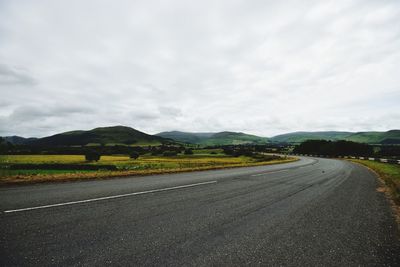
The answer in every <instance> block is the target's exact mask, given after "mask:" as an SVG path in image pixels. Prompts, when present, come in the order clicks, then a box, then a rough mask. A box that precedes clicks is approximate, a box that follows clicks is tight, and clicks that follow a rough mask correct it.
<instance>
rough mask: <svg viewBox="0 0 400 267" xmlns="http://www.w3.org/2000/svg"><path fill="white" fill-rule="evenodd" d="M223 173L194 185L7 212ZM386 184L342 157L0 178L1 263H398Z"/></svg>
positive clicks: (399, 252) (397, 241) (396, 236)
mask: <svg viewBox="0 0 400 267" xmlns="http://www.w3.org/2000/svg"><path fill="white" fill-rule="evenodd" d="M209 181H216V182H215V183H209V184H202V185H198V186H192V187H187V188H177V189H173V190H167V191H158V192H150V193H145V194H140V195H129V196H125V197H120V198H114V199H104V200H99V201H93V202H87V203H78V204H73V205H65V206H57V207H49V208H45V209H35V210H25V211H19V212H11V213H5V212H4V211H9V210H15V209H23V208H30V207H37V206H43V205H51V204H57V203H65V202H71V201H80V200H88V199H93V198H99V197H107V196H115V195H120V194H130V193H133V192H143V191H148V190H157V189H163V188H171V187H176V186H180V185H190V184H196V183H204V182H209ZM377 186H378V182H377V179H376V177H375V176H374V174H373V173H371V172H370V171H368V170H367V169H365V168H364V167H361V166H358V165H355V164H352V163H349V162H346V161H339V160H332V159H313V158H302V159H301V160H300V161H298V162H293V163H288V164H281V165H274V166H260V167H249V168H238V169H226V170H218V171H204V172H192V173H181V174H171V175H157V176H147V177H133V178H123V179H112V180H103V181H86V182H71V183H60V184H41V185H31V186H18V187H3V188H0V211H1V214H0V252H1V253H0V254H1V255H0V266H30V265H34V266H71V265H74V266H103V265H113V266H154V265H156V266H159V265H162V266H182V265H183V266H242V265H251V266H253V265H262V266H278V265H280V266H282V265H283V266H400V239H399V231H398V227H397V225H396V222H395V220H394V217H393V215H392V212H391V209H390V206H389V203H388V201H387V200H386V199H385V197H384V195H383V193H379V192H377V190H376V188H377Z"/></svg>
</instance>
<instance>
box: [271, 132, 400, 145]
mask: <svg viewBox="0 0 400 267" xmlns="http://www.w3.org/2000/svg"><path fill="white" fill-rule="evenodd" d="M309 139H324V140H347V141H353V142H359V143H369V144H400V130H390V131H387V132H357V133H354V132H336V131H326V132H294V133H287V134H282V135H277V136H274V137H272V138H270V140H271V141H272V142H279V143H300V142H303V141H305V140H309Z"/></svg>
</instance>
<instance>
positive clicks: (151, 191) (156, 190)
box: [3, 181, 217, 213]
mask: <svg viewBox="0 0 400 267" xmlns="http://www.w3.org/2000/svg"><path fill="white" fill-rule="evenodd" d="M215 183H217V181H209V182H203V183H196V184H187V185H179V186H173V187H167V188H161V189H153V190H148V191H142V192H134V193H128V194H122V195H114V196H108V197H98V198H92V199H85V200H78V201H70V202H64V203H57V204H50V205H44V206H37V207H31V208H23V209H15V210H6V211H3V212H4V213H12V212H20V211H28V210H37V209H46V208H52V207H59V206H67V205H74V204H80V203H87V202H94V201H100V200H107V199H114V198H121V197H128V196H137V195H144V194H150V193H156V192H163V191H169V190H176V189H182V188H188V187H194V186H199V185H206V184H215Z"/></svg>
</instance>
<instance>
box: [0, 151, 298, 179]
mask: <svg viewBox="0 0 400 267" xmlns="http://www.w3.org/2000/svg"><path fill="white" fill-rule="evenodd" d="M221 152H222V150H194V154H193V155H178V156H173V157H164V156H150V155H144V156H140V157H139V158H138V159H130V158H129V157H128V156H125V155H115V156H102V157H101V158H100V160H99V161H97V162H87V161H85V158H84V156H83V155H1V156H0V184H1V183H3V184H4V183H14V182H35V181H52V180H71V179H87V178H106V177H112V176H129V175H145V174H158V173H169V172H180V171H195V170H207V169H219V168H226V167H243V166H257V165H264V164H274V163H282V162H289V161H293V160H295V159H293V158H283V159H278V160H277V159H274V160H264V161H260V160H258V159H254V158H251V157H244V156H242V157H231V156H226V155H224V154H221ZM211 153H212V154H211ZM14 164H82V165H114V166H116V167H117V169H118V170H117V171H106V170H100V171H98V170H96V171H93V170H92V171H89V170H43V169H42V170H10V166H12V165H14Z"/></svg>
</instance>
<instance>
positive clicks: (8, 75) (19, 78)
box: [0, 64, 37, 86]
mask: <svg viewBox="0 0 400 267" xmlns="http://www.w3.org/2000/svg"><path fill="white" fill-rule="evenodd" d="M36 83H37V81H36V80H35V79H34V78H33V77H32V76H31V75H30V74H29V73H28V72H27V71H25V70H23V69H22V68H18V67H12V66H8V65H5V64H0V85H13V84H18V85H25V86H33V85H35V84H36Z"/></svg>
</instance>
